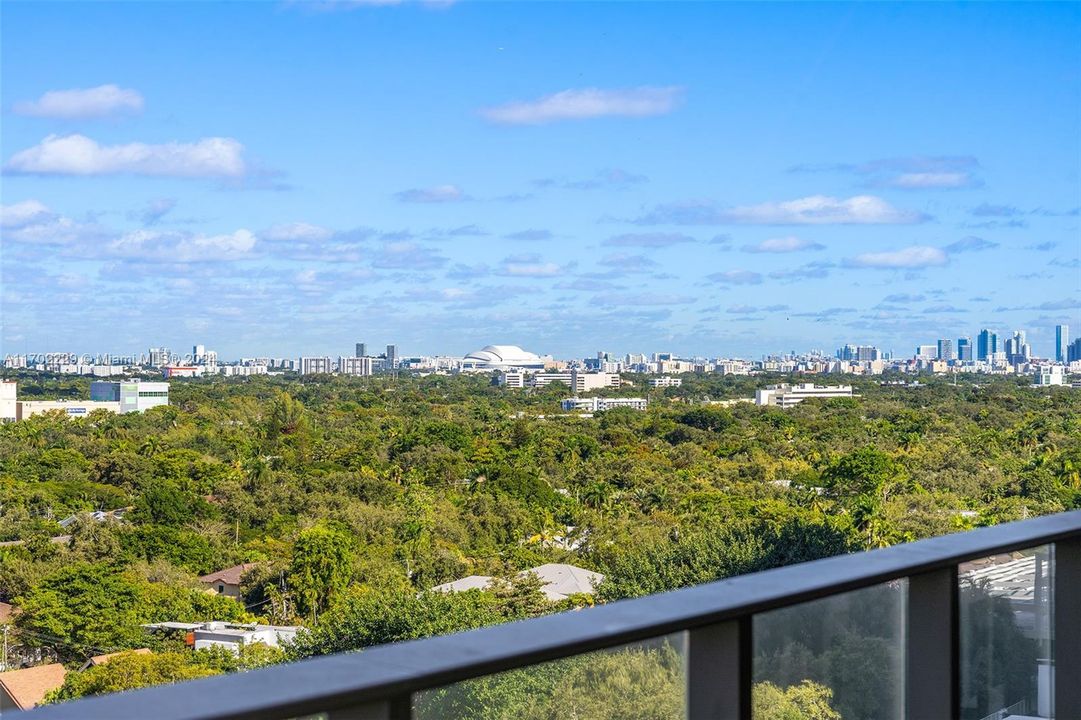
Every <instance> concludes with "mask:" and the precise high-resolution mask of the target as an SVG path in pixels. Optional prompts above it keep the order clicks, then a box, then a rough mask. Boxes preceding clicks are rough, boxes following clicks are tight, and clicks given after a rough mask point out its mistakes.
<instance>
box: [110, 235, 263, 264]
mask: <svg viewBox="0 0 1081 720" xmlns="http://www.w3.org/2000/svg"><path fill="white" fill-rule="evenodd" d="M254 248H255V235H253V234H252V233H251V232H250V231H248V230H244V229H241V230H237V231H236V232H232V233H228V234H225V235H190V234H188V233H174V232H168V233H166V232H156V231H153V230H136V231H135V232H131V233H128V234H127V235H124V236H122V237H119V238H117V239H115V240H113V241H111V242H109V243H107V244H106V245H105V246H104V247H103V248H102V254H104V255H107V256H112V257H116V258H121V259H124V260H141V261H144V262H168V263H196V262H221V261H226V260H241V259H244V258H246V257H249V256H250V255H251V251H252V250H253V249H254Z"/></svg>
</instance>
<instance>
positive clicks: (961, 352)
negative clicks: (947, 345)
mask: <svg viewBox="0 0 1081 720" xmlns="http://www.w3.org/2000/svg"><path fill="white" fill-rule="evenodd" d="M957 359H958V360H960V361H961V362H972V339H971V338H967V337H960V338H957Z"/></svg>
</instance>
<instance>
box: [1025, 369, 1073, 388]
mask: <svg viewBox="0 0 1081 720" xmlns="http://www.w3.org/2000/svg"><path fill="white" fill-rule="evenodd" d="M1032 383H1033V385H1037V386H1040V387H1045V386H1049V385H1065V384H1066V373H1065V372H1063V369H1062V366H1061V365H1044V366H1043V367H1040V368H1037V370H1036V372H1035V373H1034V374H1033V376H1032Z"/></svg>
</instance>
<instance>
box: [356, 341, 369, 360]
mask: <svg viewBox="0 0 1081 720" xmlns="http://www.w3.org/2000/svg"><path fill="white" fill-rule="evenodd" d="M367 355H368V346H367V345H365V344H364V343H357V351H356V353H354V355H353V357H367Z"/></svg>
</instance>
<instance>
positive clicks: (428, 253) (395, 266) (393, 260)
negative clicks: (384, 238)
mask: <svg viewBox="0 0 1081 720" xmlns="http://www.w3.org/2000/svg"><path fill="white" fill-rule="evenodd" d="M446 263H447V259H446V258H445V257H443V256H442V255H440V254H439V253H437V252H435V251H434V250H432V249H431V248H427V247H424V246H422V245H418V244H416V243H413V242H389V243H385V244H384V245H383V247H382V249H381V250H379V252H377V253H376V255H375V258H374V259H373V260H372V267H375V268H381V269H388V270H434V269H436V268H440V267H443V266H444V265H446Z"/></svg>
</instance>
